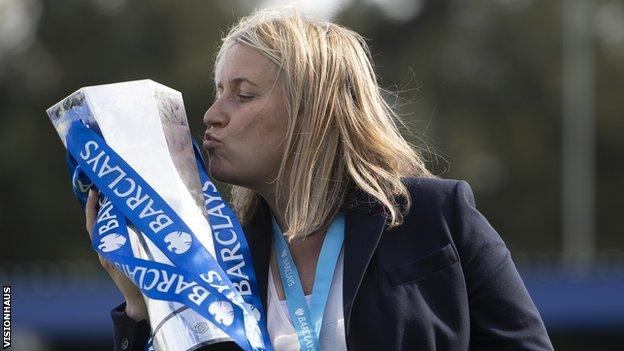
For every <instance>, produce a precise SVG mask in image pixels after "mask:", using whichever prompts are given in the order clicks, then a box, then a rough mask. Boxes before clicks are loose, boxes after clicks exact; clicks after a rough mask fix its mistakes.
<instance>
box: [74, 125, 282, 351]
mask: <svg viewBox="0 0 624 351" xmlns="http://www.w3.org/2000/svg"><path fill="white" fill-rule="evenodd" d="M67 149H68V151H69V152H70V154H71V155H72V156H73V160H74V161H75V162H76V164H77V166H78V167H80V170H78V171H77V172H82V173H83V174H84V175H86V177H87V178H88V179H90V180H92V181H93V184H94V185H95V186H97V187H98V188H99V189H100V192H101V193H102V194H104V195H105V197H106V199H105V201H109V202H110V205H108V203H107V202H106V203H105V205H108V206H109V207H110V210H106V209H107V208H108V207H107V206H103V209H101V210H100V214H99V215H98V217H97V219H96V226H95V228H94V235H93V247H94V249H95V250H96V251H98V253H100V254H102V255H103V256H104V257H105V258H106V259H109V260H111V261H112V262H114V263H115V265H116V267H117V268H118V269H120V270H121V271H122V272H123V273H124V274H125V275H126V276H128V277H129V278H130V279H132V280H133V281H134V282H135V283H136V284H137V286H138V287H139V288H140V289H141V291H142V292H143V293H144V294H145V295H146V296H147V297H149V298H153V299H159V300H169V301H177V302H181V303H184V304H186V305H187V306H189V307H190V308H192V309H193V310H195V311H196V312H197V313H199V314H200V315H202V316H204V317H205V318H207V319H208V320H210V321H211V322H212V323H214V324H215V325H217V326H218V327H219V328H220V329H222V330H223V331H224V332H225V333H227V334H228V335H229V336H230V337H232V339H233V340H234V341H235V342H236V343H237V344H238V345H239V346H240V347H241V348H243V349H245V350H260V349H270V348H271V346H270V343H266V341H265V342H264V343H263V340H262V339H264V340H267V334H268V333H266V323H260V324H258V323H257V321H256V318H255V315H257V314H258V312H255V311H259V312H260V315H262V309H261V304H260V303H259V299H258V296H259V295H258V294H257V291H254V287H255V289H257V284H256V282H255V276H254V274H253V267H252V264H251V260H249V261H247V259H246V258H249V259H250V254H249V252H248V247H247V245H246V242H244V241H245V240H244V234H243V233H242V231H240V232H238V233H237V239H238V240H239V242H240V243H243V242H244V244H245V246H244V247H245V248H246V249H247V253H246V254H247V255H246V256H243V258H244V259H245V264H247V267H245V268H244V269H243V268H241V270H240V272H241V274H238V275H240V277H241V279H242V278H243V277H245V276H246V277H247V278H249V279H248V280H247V281H248V282H249V284H250V291H251V294H252V295H255V297H253V298H252V297H248V298H247V299H245V295H243V296H241V294H240V293H239V292H238V290H237V289H236V287H235V285H234V282H233V281H231V280H230V279H229V276H230V275H231V274H228V273H226V272H224V271H223V269H222V268H221V267H220V266H219V264H217V262H215V260H214V258H213V257H212V256H211V255H210V253H208V251H207V250H206V248H205V247H204V246H203V245H202V244H201V243H200V242H199V241H198V240H197V238H195V236H194V235H193V233H192V232H191V231H190V229H189V228H188V226H187V225H186V224H185V223H184V221H182V219H181V218H179V217H178V215H177V214H176V213H175V211H173V210H172V209H171V208H170V207H169V205H168V204H167V203H166V202H165V201H164V200H163V199H162V198H161V197H160V196H159V195H158V194H157V193H156V192H155V191H154V190H153V189H152V188H151V186H149V185H148V184H147V183H146V182H145V181H144V180H143V179H142V178H141V177H140V176H139V175H138V174H137V173H136V172H135V171H134V170H133V169H132V168H131V167H130V166H129V165H128V164H127V163H126V162H125V161H124V160H123V159H121V157H119V156H118V155H117V154H116V153H115V152H114V151H113V150H112V149H111V148H110V147H109V146H108V145H106V143H105V141H104V140H103V139H102V138H101V137H100V136H99V135H97V134H96V133H95V132H93V131H92V130H90V129H89V128H88V127H87V126H85V125H84V124H83V123H82V122H80V121H75V122H73V123H72V124H71V127H70V129H69V132H68V133H67ZM200 170H203V167H201V168H200ZM78 174H80V173H78ZM215 191H216V190H215ZM204 196H205V197H206V194H204ZM230 211H231V210H230ZM213 212H215V211H213ZM232 215H233V213H232ZM216 216H218V215H216ZM124 217H125V218H127V219H129V220H130V221H131V222H132V223H133V224H134V225H136V226H137V227H138V229H140V230H141V231H142V232H143V233H144V234H145V235H146V236H147V237H148V238H149V239H150V240H151V241H152V242H153V243H154V244H155V245H156V246H157V247H158V248H159V249H160V250H161V251H162V252H163V254H165V255H166V256H167V258H168V259H169V260H170V261H171V262H172V263H173V264H174V266H171V265H167V264H163V263H158V262H154V261H147V260H141V259H138V258H135V257H134V256H133V254H132V250H131V248H130V245H129V237H128V234H127V226H126V223H125V219H124ZM102 218H106V219H104V220H103V219H102ZM231 218H235V217H234V216H232V217H231ZM231 218H230V219H231ZM115 221H117V222H115ZM217 225H218V224H217ZM233 228H234V230H235V231H236V229H239V228H240V224H238V227H236V226H233ZM113 231H114V232H113ZM216 242H217V241H216V240H215V243H216ZM228 242H229V241H228ZM115 247H117V248H116V249H115ZM241 250H242V244H241ZM218 255H219V254H218ZM232 261H233V259H232ZM231 268H232V267H229V268H226V269H228V271H230V270H231V272H234V273H238V272H237V271H236V270H232V269H231ZM233 275H237V274H233ZM146 279H148V280H147V281H146ZM150 279H151V280H150ZM242 282H243V280H239V281H238V285H236V286H238V287H240V284H243V283H242ZM248 301H249V302H248ZM253 307H255V308H256V309H255V310H254V308H253ZM258 307H259V308H258Z"/></svg>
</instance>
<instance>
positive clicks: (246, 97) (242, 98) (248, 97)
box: [237, 94, 253, 102]
mask: <svg viewBox="0 0 624 351" xmlns="http://www.w3.org/2000/svg"><path fill="white" fill-rule="evenodd" d="M237 96H238V99H239V100H240V101H243V102H245V101H249V100H251V98H253V96H251V95H245V94H238V95H237Z"/></svg>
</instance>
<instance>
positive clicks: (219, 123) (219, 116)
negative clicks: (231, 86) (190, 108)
mask: <svg viewBox="0 0 624 351" xmlns="http://www.w3.org/2000/svg"><path fill="white" fill-rule="evenodd" d="M228 122H229V118H228V115H227V113H226V112H225V111H224V110H223V108H222V106H221V104H220V100H218V99H217V101H215V102H214V103H213V104H212V106H210V107H209V108H208V110H207V111H206V113H204V124H205V125H206V127H207V128H211V127H219V128H223V127H225V126H226V125H227V124H228Z"/></svg>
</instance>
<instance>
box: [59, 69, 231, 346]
mask: <svg viewBox="0 0 624 351" xmlns="http://www.w3.org/2000/svg"><path fill="white" fill-rule="evenodd" d="M47 114H48V116H49V118H50V120H51V121H52V123H53V125H54V127H55V129H56V131H57V132H58V134H59V136H60V138H61V140H62V141H63V143H64V145H65V147H66V148H67V147H68V145H67V141H66V137H67V134H68V131H69V129H70V126H71V125H72V123H74V122H76V121H80V122H82V123H84V125H86V126H88V128H89V129H90V130H92V131H94V132H96V133H97V134H99V135H100V136H101V137H102V138H103V139H104V140H105V142H106V144H107V145H108V146H110V148H111V149H113V150H114V151H115V152H116V153H117V154H118V155H119V156H120V157H121V158H122V159H123V160H124V161H125V162H126V163H127V164H128V165H129V166H130V167H132V169H134V170H135V171H136V173H138V174H139V175H140V176H141V177H142V178H143V179H144V180H145V182H146V183H147V184H149V185H150V186H151V187H152V188H153V189H154V190H155V191H156V192H157V193H158V194H159V195H160V196H161V197H162V199H163V200H164V201H165V202H166V203H167V204H168V205H169V206H170V208H171V209H173V211H174V212H175V214H177V216H179V218H181V219H182V221H184V223H185V224H186V225H187V226H188V228H189V229H190V230H191V231H192V233H193V234H194V236H195V237H196V238H197V239H198V240H199V241H200V242H201V244H202V245H203V246H204V247H205V248H206V250H207V251H208V252H209V253H210V255H212V257H215V246H214V242H213V236H212V233H211V229H210V225H209V222H208V214H207V213H206V209H205V207H204V198H203V195H202V184H201V182H200V179H199V176H198V166H197V163H196V156H195V154H194V151H193V143H192V140H191V136H190V132H189V127H188V122H187V118H186V112H185V110H184V104H183V101H182V94H181V93H180V92H178V91H176V90H173V89H171V88H168V87H166V86H164V85H162V84H159V83H156V82H154V81H151V80H139V81H132V82H123V83H115V84H106V85H98V86H90V87H85V88H82V89H80V90H78V91H76V92H75V93H73V94H71V95H70V96H68V97H67V98H65V99H64V100H62V101H60V102H59V103H57V104H55V105H54V106H52V107H51V108H49V109H48V110H47ZM74 181H76V180H75V179H74ZM86 181H87V182H88V180H86ZM78 182H79V183H80V179H78ZM78 185H79V189H81V190H80V191H81V192H83V193H86V192H87V189H88V185H85V184H82V183H80V184H78ZM81 187H82V188H81ZM127 229H128V231H127V233H128V236H129V241H130V244H131V250H132V254H133V255H134V257H136V258H141V259H144V260H150V261H154V262H159V263H162V264H166V265H174V263H172V262H171V260H170V259H169V258H168V257H167V255H165V254H164V253H163V250H161V249H160V248H159V247H157V245H155V244H154V242H153V240H150V238H149V237H148V236H146V235H145V234H144V232H142V231H141V230H139V229H138V228H137V226H135V225H133V224H132V223H130V222H129V221H128V222H127ZM115 238H116V237H112V239H110V240H109V242H104V244H103V245H108V244H111V242H110V241H111V240H113V239H115ZM174 239H175V240H174ZM182 239H184V238H183V237H182ZM182 239H180V237H176V238H173V239H172V240H171V241H170V242H169V243H170V245H172V246H175V245H184V240H182ZM113 241H114V240H113ZM112 244H114V242H113V243H112ZM112 244H111V245H112ZM103 247H104V249H105V250H106V247H105V246H103ZM100 248H102V247H100ZM177 249H178V250H184V248H183V247H182V246H180V247H178V248H177ZM144 298H145V302H146V305H147V309H148V313H149V317H150V324H151V329H152V334H151V336H152V338H151V340H152V341H151V342H152V345H153V348H154V349H155V350H191V349H197V348H198V347H200V346H201V345H209V344H213V343H219V342H224V341H231V340H232V338H231V337H230V336H228V334H226V333H225V332H224V331H222V330H221V329H220V328H218V327H217V326H216V325H215V324H213V323H212V322H211V321H209V320H207V319H206V318H204V317H203V316H201V315H200V314H198V313H197V312H195V311H194V310H193V309H191V308H189V307H188V306H187V305H185V304H183V303H179V302H174V301H166V300H156V299H152V298H148V297H146V296H145V295H144ZM212 306H214V304H213V305H212ZM212 306H211V308H212ZM210 312H213V311H210Z"/></svg>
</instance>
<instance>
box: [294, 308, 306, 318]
mask: <svg viewBox="0 0 624 351" xmlns="http://www.w3.org/2000/svg"><path fill="white" fill-rule="evenodd" d="M304 314H305V312H304V311H303V308H301V307H299V308H297V309H296V310H295V315H297V316H299V317H303V315H304Z"/></svg>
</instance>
